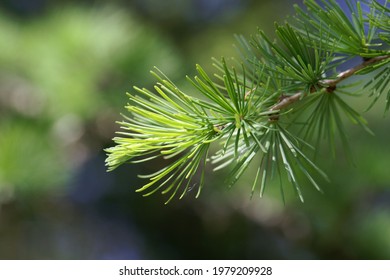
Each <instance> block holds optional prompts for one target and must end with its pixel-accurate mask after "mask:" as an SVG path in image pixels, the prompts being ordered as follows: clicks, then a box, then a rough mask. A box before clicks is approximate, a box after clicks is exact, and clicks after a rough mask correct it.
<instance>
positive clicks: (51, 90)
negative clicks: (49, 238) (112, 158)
mask: <svg viewBox="0 0 390 280" xmlns="http://www.w3.org/2000/svg"><path fill="white" fill-rule="evenodd" d="M0 34H2V35H1V39H0V50H1V51H0V81H1V84H0V108H1V111H0V115H1V119H2V122H1V125H0V135H1V139H0V141H1V147H0V189H1V188H3V187H4V186H6V187H7V188H16V189H17V188H19V187H26V189H27V186H28V188H30V189H31V190H34V189H36V188H40V187H47V186H52V187H55V186H61V185H64V184H65V183H66V180H67V179H68V180H69V175H70V174H71V171H72V170H73V169H74V167H75V166H73V165H76V166H77V164H79V163H81V162H82V161H83V159H84V160H85V158H87V157H88V153H96V150H95V151H93V150H91V148H90V147H88V145H89V143H86V141H84V140H83V139H82V138H83V136H85V134H86V133H88V132H87V129H88V127H87V126H88V125H90V123H91V122H92V123H93V122H94V123H95V124H94V125H95V126H97V127H94V128H95V129H97V130H99V127H100V129H101V130H104V127H103V126H104V125H106V123H105V122H104V120H105V118H107V117H110V114H111V115H115V114H118V113H117V112H120V111H121V110H122V108H121V107H122V104H123V102H124V101H125V91H126V90H128V89H129V88H130V86H131V84H133V83H148V82H150V80H148V79H149V76H148V75H145V73H148V71H149V69H150V68H151V67H152V66H153V65H155V64H158V65H161V66H162V67H163V68H164V69H166V70H167V71H168V72H170V73H172V74H173V73H175V72H177V71H178V70H179V65H180V59H179V58H178V56H177V55H174V47H173V46H172V45H170V44H169V42H168V41H167V40H165V39H164V38H163V36H161V35H158V34H157V33H156V32H154V31H153V30H152V29H151V28H147V27H145V26H142V25H140V24H138V23H137V20H136V18H135V17H134V16H133V15H132V13H130V12H128V11H126V10H120V9H118V8H115V7H110V6H105V7H100V8H95V9H94V8H92V9H85V8H82V7H76V6H67V7H65V8H63V9H58V10H56V11H54V12H52V13H50V14H48V15H47V16H45V17H42V18H34V19H31V20H30V21H28V22H24V21H16V20H13V19H12V18H11V17H9V16H6V14H5V13H1V14H0ZM145 34H148V36H145ZM118 116H119V114H118ZM118 116H116V117H115V118H118ZM111 120H112V121H113V120H114V119H110V121H111ZM99 122H100V123H99ZM112 126H114V121H113V123H112ZM98 132H99V131H98ZM103 132H104V131H103ZM108 133H111V131H110V130H109V132H108ZM92 134H99V133H97V132H96V131H92ZM104 136H107V137H110V136H109V135H102V137H104ZM89 137H94V136H93V135H92V136H89ZM100 145H101V144H100ZM100 148H102V147H101V146H100ZM69 153H70V154H69ZM82 153H84V156H81V154H82ZM77 154H78V155H80V157H81V158H79V159H76V160H75V158H74V156H76V155H77ZM69 155H70V157H69ZM72 157H73V158H72Z"/></svg>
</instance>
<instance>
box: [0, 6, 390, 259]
mask: <svg viewBox="0 0 390 280" xmlns="http://www.w3.org/2000/svg"><path fill="white" fill-rule="evenodd" d="M295 2H300V1H283V0H277V1H276V0H272V1H255V0H241V1H235V0H188V1H181V0H167V1H158V0H133V1H124V0H114V1H98V0H95V1H92V0H84V1H72V0H63V1H60V0H58V1H49V0H2V1H1V3H0V258H1V259H389V258H390V188H389V187H390V172H389V162H390V148H389V144H388V143H389V139H390V132H389V131H390V130H389V118H388V117H387V118H383V109H384V108H383V104H379V106H375V107H374V109H373V110H372V111H370V112H369V113H366V114H365V116H366V117H367V119H368V120H369V123H370V126H371V128H372V130H373V131H374V132H375V134H376V136H375V137H373V136H371V135H368V134H366V133H365V132H364V131H362V130H361V129H360V128H357V127H354V126H351V127H348V132H349V135H350V139H351V143H352V150H353V152H354V155H355V158H354V161H355V162H356V164H355V165H354V166H351V165H350V164H348V163H347V162H346V161H345V160H344V158H343V156H342V155H341V156H340V158H338V159H337V160H336V161H335V160H334V159H332V158H329V157H328V156H327V155H326V154H323V157H322V158H321V161H320V165H321V167H322V168H323V169H324V170H326V171H328V174H329V175H330V178H331V183H324V185H323V188H324V190H325V193H324V194H320V193H318V192H316V191H315V190H312V189H311V187H310V186H308V187H306V188H304V194H305V198H306V202H305V203H304V204H302V203H300V202H299V201H298V199H296V198H295V197H294V196H293V194H292V192H291V194H289V195H288V197H287V200H286V204H285V205H284V204H283V201H282V199H281V197H280V194H279V190H278V186H277V185H275V186H274V185H270V186H269V187H268V189H267V190H266V196H265V197H264V198H261V199H260V198H259V196H258V193H257V194H256V195H255V196H254V198H253V199H250V188H251V183H252V179H253V176H254V175H253V174H252V173H251V172H252V171H251V170H250V171H249V172H248V174H247V176H245V178H244V179H243V180H241V181H239V182H238V184H236V185H235V186H234V188H233V189H231V190H227V189H226V188H225V186H224V185H223V183H222V182H223V180H222V178H223V177H224V174H223V173H212V172H211V171H210V172H208V174H207V183H206V188H205V189H204V191H203V193H202V195H201V196H200V198H198V199H195V198H194V197H193V196H194V195H192V194H191V193H190V194H189V195H187V196H186V197H185V198H184V199H182V200H174V201H173V202H171V203H170V204H168V205H167V206H165V205H163V202H164V201H165V199H166V198H164V197H162V196H160V195H158V194H157V195H154V196H152V197H147V198H143V197H142V196H141V195H140V194H138V193H135V192H134V190H135V189H136V188H137V187H139V186H141V184H142V181H141V180H140V179H138V178H137V176H136V175H137V174H139V173H144V170H145V169H147V166H142V165H128V166H123V167H121V168H119V169H117V170H116V171H114V172H110V173H107V172H106V168H105V166H104V159H105V154H104V152H103V149H104V148H106V147H109V146H111V145H113V143H112V140H111V139H112V137H114V133H115V131H116V130H118V126H117V125H116V124H115V121H116V120H120V119H121V116H120V113H125V111H124V109H123V106H124V105H125V104H126V102H127V97H126V94H125V92H126V91H132V86H133V85H137V86H140V87H149V88H151V87H152V86H153V83H154V82H155V81H154V80H153V78H152V76H151V75H150V74H149V70H150V69H152V67H153V66H158V67H159V68H160V69H161V70H163V71H164V72H165V73H166V74H167V75H168V76H169V77H170V78H171V79H172V80H174V81H175V82H176V83H177V84H179V85H182V86H183V87H184V88H186V87H188V85H187V84H186V82H185V79H184V78H185V75H187V74H188V75H190V76H191V75H193V74H194V65H195V63H199V64H201V65H202V66H204V68H206V69H209V70H210V71H212V70H213V69H212V66H211V59H210V58H211V57H220V56H222V55H224V56H226V57H230V56H232V55H235V54H236V52H235V49H234V47H233V44H234V37H233V34H244V35H246V36H249V35H250V34H253V33H255V32H256V28H257V27H260V28H261V29H263V30H265V31H266V32H267V33H269V34H271V32H272V29H273V24H274V22H275V21H280V22H281V21H283V19H284V18H285V17H286V15H287V14H292V13H293V8H292V4H293V3H295ZM349 102H354V103H355V106H356V107H357V108H358V110H359V111H363V110H364V109H365V108H366V106H367V104H368V103H367V102H368V99H367V98H365V97H362V98H359V99H356V100H349ZM379 103H381V102H379ZM340 153H341V154H342V152H340Z"/></svg>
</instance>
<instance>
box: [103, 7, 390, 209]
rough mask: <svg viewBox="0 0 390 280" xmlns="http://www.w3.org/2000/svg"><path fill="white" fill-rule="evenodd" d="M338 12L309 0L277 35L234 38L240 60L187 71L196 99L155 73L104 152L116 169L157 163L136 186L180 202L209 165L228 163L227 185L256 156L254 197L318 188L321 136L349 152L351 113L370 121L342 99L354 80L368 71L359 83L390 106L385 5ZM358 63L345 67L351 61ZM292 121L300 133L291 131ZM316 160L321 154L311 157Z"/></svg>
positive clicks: (353, 118) (138, 91) (137, 90)
mask: <svg viewBox="0 0 390 280" xmlns="http://www.w3.org/2000/svg"><path fill="white" fill-rule="evenodd" d="M346 2H347V4H348V7H349V8H348V10H347V11H344V10H342V9H341V8H340V6H339V5H338V3H337V2H336V1H334V0H318V1H315V0H306V1H304V4H305V6H306V9H304V8H301V7H299V6H296V13H297V14H296V17H295V18H294V19H293V20H292V21H291V22H288V23H285V24H283V25H280V24H275V35H276V39H275V40H274V39H271V38H270V37H268V36H267V35H265V33H264V32H262V31H261V30H259V31H258V32H257V34H255V35H253V36H252V37H251V38H250V40H246V39H245V38H244V37H243V36H238V37H237V41H238V43H239V44H238V49H239V54H240V56H239V57H240V58H241V60H238V63H237V64H235V65H234V66H233V65H229V64H228V63H227V62H226V61H225V59H223V58H222V59H221V60H214V65H215V67H216V73H215V74H214V75H211V76H210V75H209V74H207V73H206V72H205V71H204V70H203V68H202V67H201V66H199V65H197V66H196V69H197V72H198V74H197V76H195V77H194V78H189V77H187V80H188V81H189V83H190V84H191V85H192V86H193V88H194V90H196V91H198V92H199V94H200V97H194V96H192V95H189V94H187V93H185V92H183V91H182V90H181V89H179V88H178V87H177V86H176V85H175V84H174V83H173V82H172V81H170V80H169V79H168V77H166V76H165V75H164V74H163V73H162V72H161V71H159V70H156V71H155V72H152V74H153V75H154V76H155V77H156V79H157V81H158V82H157V84H156V86H155V87H154V91H149V90H148V89H144V88H143V89H140V88H137V87H135V93H134V94H128V96H129V104H128V105H127V106H126V109H127V111H128V114H126V116H123V117H124V120H123V121H121V122H119V123H120V124H121V127H122V130H121V131H120V132H118V136H117V137H115V138H114V142H115V144H116V145H115V146H113V147H111V148H108V149H106V152H107V154H108V157H107V160H106V164H107V166H108V169H109V170H113V169H115V168H116V167H118V166H119V165H122V164H123V163H126V162H130V163H133V164H135V163H140V162H148V161H150V162H156V163H157V164H156V166H159V165H161V162H162V163H163V164H164V167H162V168H157V170H156V171H154V172H152V173H151V174H149V175H143V176H140V177H142V178H145V179H147V180H148V182H147V183H146V184H145V185H144V186H143V187H141V188H139V189H138V191H142V192H144V195H150V194H152V193H155V192H157V191H160V192H161V193H163V194H165V195H168V199H167V202H169V201H170V200H171V199H172V198H173V197H175V196H176V195H178V196H179V197H180V198H182V197H183V196H184V195H185V194H186V193H188V192H189V191H190V190H192V189H193V188H194V187H195V186H196V187H197V189H198V191H197V194H196V196H198V195H199V194H200V191H201V189H202V188H203V186H204V185H207V184H206V183H205V181H206V180H205V177H206V170H210V169H211V168H209V167H208V166H211V167H212V168H213V169H214V170H219V169H224V168H229V169H230V175H229V176H228V178H227V183H228V185H229V186H232V185H233V184H234V183H235V182H236V181H237V180H239V178H240V177H241V176H242V175H243V174H244V172H245V171H246V170H247V168H248V167H249V166H250V165H251V164H253V162H254V161H255V162H258V168H257V172H256V174H255V175H254V178H253V184H252V188H251V190H252V194H253V193H254V192H255V190H256V189H257V188H258V189H259V193H260V196H262V195H263V193H264V190H265V189H266V187H267V185H268V183H269V181H270V179H271V178H273V177H279V180H280V190H281V195H282V197H283V199H284V187H283V181H284V180H282V177H283V176H284V175H285V177H287V178H288V180H289V181H290V183H291V185H292V186H293V188H294V190H295V192H296V194H297V197H298V198H299V199H301V200H302V201H303V190H302V186H303V185H304V182H308V183H310V184H311V185H312V186H314V187H315V188H316V189H318V190H321V189H320V186H319V183H318V182H317V179H316V178H318V175H319V176H320V177H323V178H325V179H328V178H327V176H326V174H325V173H324V172H323V171H322V170H321V169H320V168H319V167H318V166H317V164H316V163H315V161H314V160H313V158H314V157H313V155H314V154H315V153H314V152H313V150H318V149H319V148H320V147H321V146H322V144H323V142H324V141H322V140H323V139H327V141H328V143H329V146H330V148H331V150H332V153H333V155H334V157H337V153H336V146H337V145H336V143H337V142H336V139H337V138H340V139H341V143H342V144H343V150H345V151H346V154H348V153H349V152H348V151H349V148H348V136H347V134H346V132H345V127H344V123H345V120H346V119H348V120H350V121H351V122H352V123H354V124H359V125H361V126H362V127H363V128H364V129H366V130H367V131H370V130H369V129H368V127H367V122H366V121H365V120H364V118H363V117H362V116H361V114H360V113H358V112H357V111H356V110H355V109H354V108H352V107H351V105H350V104H348V102H347V101H345V98H344V96H345V95H346V94H348V95H354V96H358V95H357V94H355V93H353V92H350V91H349V89H353V90H356V87H349V84H350V83H348V82H349V80H350V78H351V77H352V76H355V75H360V76H362V77H363V76H364V77H365V76H368V78H367V80H366V81H365V83H364V85H363V87H364V88H365V89H367V90H369V91H370V95H371V96H372V97H373V102H372V104H370V106H369V107H371V106H372V105H373V104H374V103H375V102H376V101H377V100H378V98H379V97H380V96H381V95H382V94H383V93H385V94H386V95H387V105H386V106H385V107H386V110H388V108H389V107H390V105H389V103H390V102H389V99H390V85H389V84H390V83H389V80H390V79H389V78H390V48H389V31H390V26H389V11H390V9H389V5H388V2H387V1H386V2H385V3H384V4H383V3H382V4H381V3H379V2H378V1H362V2H359V1H357V2H352V1H346ZM355 57H360V58H361V63H358V64H357V65H354V66H348V69H347V70H343V71H340V70H339V69H341V67H343V68H344V69H345V65H348V63H349V61H350V60H351V59H352V58H355ZM297 127H299V129H297ZM317 159H318V157H317Z"/></svg>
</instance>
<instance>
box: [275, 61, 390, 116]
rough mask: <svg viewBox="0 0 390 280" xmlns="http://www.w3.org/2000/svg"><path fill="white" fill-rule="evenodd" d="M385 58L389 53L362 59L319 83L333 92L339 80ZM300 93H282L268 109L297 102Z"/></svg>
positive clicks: (276, 108) (276, 109)
mask: <svg viewBox="0 0 390 280" xmlns="http://www.w3.org/2000/svg"><path fill="white" fill-rule="evenodd" d="M386 59H390V54H387V55H382V56H377V57H373V58H371V59H369V60H366V61H364V62H363V63H361V64H359V65H356V66H354V67H352V68H350V69H348V70H346V71H344V72H341V73H339V74H338V75H337V77H336V78H335V79H328V80H322V82H321V85H322V87H323V88H325V89H327V92H333V91H334V90H335V89H336V86H337V84H338V83H340V82H341V81H343V80H345V79H347V78H349V77H351V76H353V75H354V74H356V73H357V72H358V71H360V70H362V69H364V68H366V67H368V66H370V65H373V64H376V63H378V62H381V61H383V60H386ZM302 94H304V92H297V93H295V94H293V95H288V96H286V95H282V96H281V98H280V99H279V102H278V103H276V104H275V105H274V106H272V107H271V108H270V110H271V111H278V110H281V109H283V108H286V107H287V106H289V105H291V104H293V103H295V102H297V101H298V100H299V99H300V98H301V96H302ZM277 119H278V116H277V115H273V116H271V117H270V120H277Z"/></svg>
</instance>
